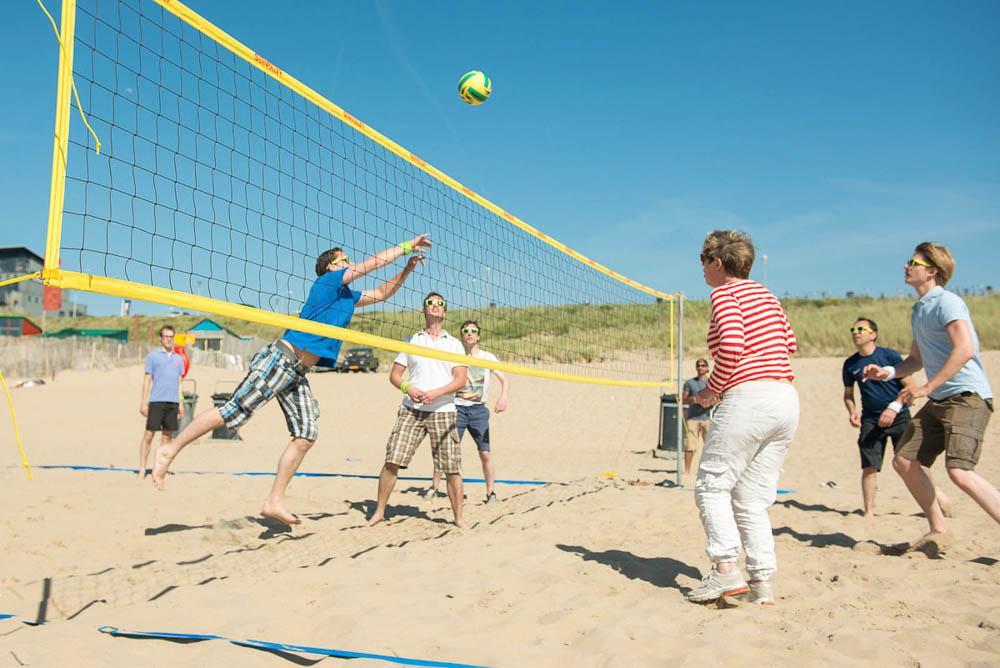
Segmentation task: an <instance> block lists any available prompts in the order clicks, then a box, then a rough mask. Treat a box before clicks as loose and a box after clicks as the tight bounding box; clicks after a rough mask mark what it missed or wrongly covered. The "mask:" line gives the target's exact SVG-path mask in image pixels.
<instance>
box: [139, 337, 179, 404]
mask: <svg viewBox="0 0 1000 668" xmlns="http://www.w3.org/2000/svg"><path fill="white" fill-rule="evenodd" d="M146 373H148V374H149V375H150V376H152V378H153V387H152V389H150V390H149V401H167V402H170V403H174V404H176V403H179V402H180V394H181V375H182V374H183V373H184V358H183V357H181V356H180V355H178V354H177V353H175V352H174V351H172V350H171V351H170V352H167V351H166V350H164V349H163V348H157V349H156V350H154V351H152V352H151V353H149V354H148V355H146Z"/></svg>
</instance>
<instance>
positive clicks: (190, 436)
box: [153, 408, 224, 489]
mask: <svg viewBox="0 0 1000 668" xmlns="http://www.w3.org/2000/svg"><path fill="white" fill-rule="evenodd" d="M223 424H224V421H223V419H222V416H221V415H220V414H219V409H218V408H209V409H208V410H207V411H203V412H202V413H200V414H198V416H197V417H196V418H195V419H193V420H191V422H190V424H188V426H186V427H184V431H182V432H181V433H180V434H178V435H177V438H175V439H174V440H172V441H171V442H170V443H164V444H162V445H160V447H158V448H157V449H156V454H155V455H154V456H153V485H154V486H155V487H156V489H163V484H164V483H165V482H166V480H167V470H168V469H169V468H170V462H172V461H174V457H176V456H177V453H179V452H180V451H181V450H183V449H184V447H185V446H186V445H187V444H188V443H190V442H191V441H193V440H195V439H196V438H200V437H201V436H204V435H205V434H207V433H208V432H210V431H212V430H213V429H215V428H216V427H221V426H222V425H223Z"/></svg>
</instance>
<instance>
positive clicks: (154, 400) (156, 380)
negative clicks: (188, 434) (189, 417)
mask: <svg viewBox="0 0 1000 668" xmlns="http://www.w3.org/2000/svg"><path fill="white" fill-rule="evenodd" d="M183 375H184V358H183V357H181V356H180V355H178V354H177V353H175V352H174V328H173V327H171V326H170V325H164V326H163V327H160V347H159V348H157V349H156V350H153V351H152V352H150V353H149V355H147V356H146V375H145V376H144V377H143V381H142V393H141V394H140V395H139V413H140V414H142V416H143V417H145V418H146V431H145V432H143V434H142V440H141V441H140V442H139V477H140V478H145V477H146V464H147V463H148V462H149V450H150V448H151V447H152V445H153V436H154V435H155V434H156V432H160V445H166V444H169V443H170V439H172V438H173V437H174V432H175V431H177V418H179V417H184V404H183V403H182V402H181V401H180V394H181V376H183Z"/></svg>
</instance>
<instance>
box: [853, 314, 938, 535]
mask: <svg viewBox="0 0 1000 668" xmlns="http://www.w3.org/2000/svg"><path fill="white" fill-rule="evenodd" d="M851 341H852V342H853V343H854V346H855V348H857V349H858V352H856V353H854V354H853V355H851V356H850V357H848V358H847V359H846V360H845V361H844V367H843V370H842V372H841V373H842V376H843V380H844V406H845V407H846V408H847V414H848V420H849V421H850V423H851V426H852V427H859V428H860V430H861V431H860V434H859V435H858V448H859V450H860V451H861V495H862V497H863V498H864V504H865V517H872V516H873V515H874V514H875V489H876V486H877V482H876V479H877V476H878V473H879V472H880V471H881V470H882V460H883V458H884V455H885V444H886V441H887V440H889V439H892V447H893V450H895V449H896V448H897V447H898V446H899V442H900V439H901V438H902V436H903V433H904V432H905V431H906V428H907V426H908V425H909V423H910V411H909V409H908V408H907V407H906V406H903V407H902V409H901V410H899V411H898V412H897V411H896V410H895V405H891V404H893V402H894V401H895V400H896V396H897V395H898V394H899V393H900V391H901V390H902V389H903V388H904V387H910V386H911V385H913V379H912V378H910V377H907V378H903V379H902V380H896V379H894V380H888V381H869V382H862V381H863V374H864V369H865V367H866V366H868V365H869V364H875V365H878V366H880V367H881V366H895V365H897V364H899V363H900V362H902V361H903V356H902V355H900V354H899V353H898V352H896V351H895V350H892V349H891V348H883V347H881V346H879V345H878V325H877V324H876V323H875V321H874V320H872V319H871V318H858V319H857V320H856V321H855V322H854V325H853V326H852V327H851ZM855 383H857V384H858V386H859V387H860V388H861V413H860V414H859V413H858V410H857V405H856V404H855V402H854V384H855ZM941 498H944V497H941ZM944 502H945V503H947V499H946V498H945V501H944Z"/></svg>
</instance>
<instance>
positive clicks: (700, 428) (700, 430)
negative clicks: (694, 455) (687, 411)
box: [684, 420, 708, 452]
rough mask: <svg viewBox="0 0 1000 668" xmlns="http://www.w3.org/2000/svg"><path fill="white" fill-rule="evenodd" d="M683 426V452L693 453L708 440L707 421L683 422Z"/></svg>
mask: <svg viewBox="0 0 1000 668" xmlns="http://www.w3.org/2000/svg"><path fill="white" fill-rule="evenodd" d="M684 425H685V426H686V427H687V438H686V439H684V452H695V451H697V450H698V448H700V447H701V446H702V445H704V444H705V439H706V438H708V420H685V421H684Z"/></svg>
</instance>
